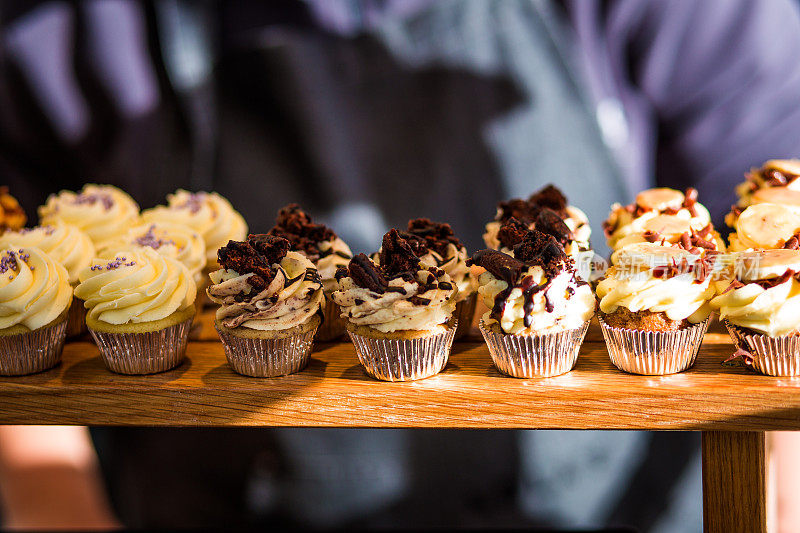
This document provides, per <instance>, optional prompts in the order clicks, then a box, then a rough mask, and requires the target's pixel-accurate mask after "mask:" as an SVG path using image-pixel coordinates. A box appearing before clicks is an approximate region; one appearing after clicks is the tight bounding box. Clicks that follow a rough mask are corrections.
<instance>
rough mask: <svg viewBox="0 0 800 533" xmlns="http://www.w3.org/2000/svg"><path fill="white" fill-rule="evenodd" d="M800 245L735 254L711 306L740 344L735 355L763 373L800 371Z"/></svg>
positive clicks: (797, 373)
mask: <svg viewBox="0 0 800 533" xmlns="http://www.w3.org/2000/svg"><path fill="white" fill-rule="evenodd" d="M798 273H800V250H797V249H791V250H790V249H778V250H764V251H757V252H744V253H739V254H736V255H735V259H734V262H733V267H732V268H731V269H730V271H729V277H728V278H727V279H724V280H720V281H718V282H717V284H716V285H717V293H718V295H717V296H716V297H715V298H714V299H713V300H711V305H712V306H713V307H714V309H716V310H717V311H718V312H719V316H720V319H722V321H723V322H724V323H725V325H726V326H727V328H728V331H729V333H730V335H731V338H733V341H734V343H735V344H736V346H737V348H738V349H737V352H736V354H735V355H737V356H741V357H742V358H743V359H744V361H745V363H747V364H748V365H750V366H751V367H752V368H753V369H755V370H757V371H758V372H761V373H763V374H768V375H771V376H797V375H800V279H799V278H800V274H798Z"/></svg>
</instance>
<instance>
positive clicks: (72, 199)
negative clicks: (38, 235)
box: [39, 184, 139, 248]
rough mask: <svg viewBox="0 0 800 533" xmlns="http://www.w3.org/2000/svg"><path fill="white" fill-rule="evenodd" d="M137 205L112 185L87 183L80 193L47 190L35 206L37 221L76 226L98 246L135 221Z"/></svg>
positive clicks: (45, 223)
mask: <svg viewBox="0 0 800 533" xmlns="http://www.w3.org/2000/svg"><path fill="white" fill-rule="evenodd" d="M138 216H139V206H138V205H137V204H136V202H134V201H133V198H131V197H130V196H128V195H127V194H126V193H125V192H123V191H121V190H120V189H118V188H116V187H114V186H112V185H95V184H87V185H85V186H84V187H83V189H81V192H80V193H75V192H72V191H61V192H59V193H58V194H51V195H50V196H49V197H48V198H47V202H45V204H44V205H42V206H39V221H40V224H41V225H43V226H45V225H55V224H57V223H59V222H63V223H65V224H71V225H73V226H76V227H77V228H79V229H80V230H81V231H83V232H84V233H86V235H88V236H89V238H90V239H91V240H92V242H93V243H94V245H95V248H101V247H103V245H104V244H105V243H106V242H107V241H110V240H111V239H113V238H114V237H117V236H118V235H120V234H122V233H124V232H125V231H127V229H128V228H129V227H130V226H131V225H132V224H135V223H136V222H137V219H138Z"/></svg>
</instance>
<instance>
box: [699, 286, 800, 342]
mask: <svg viewBox="0 0 800 533" xmlns="http://www.w3.org/2000/svg"><path fill="white" fill-rule="evenodd" d="M729 285H730V280H724V281H719V282H717V284H716V286H717V292H718V293H719V294H718V296H716V297H715V298H714V299H713V300H711V306H712V307H713V308H714V309H716V310H717V311H718V312H719V317H720V319H728V320H729V321H730V322H731V323H732V324H736V325H737V326H741V327H745V328H750V329H753V330H756V331H759V332H761V333H764V334H766V335H769V336H771V337H780V336H781V335H787V334H789V333H794V332H796V331H798V330H800V282H798V281H797V279H796V278H794V277H791V278H789V279H788V280H786V281H785V282H784V283H780V284H778V285H776V286H774V287H771V288H768V289H765V288H763V287H761V286H760V285H758V284H756V283H745V285H744V286H743V287H739V288H735V289H734V288H732V289H730V290H727V292H725V291H726V289H728V287H729ZM723 293H724V294H723Z"/></svg>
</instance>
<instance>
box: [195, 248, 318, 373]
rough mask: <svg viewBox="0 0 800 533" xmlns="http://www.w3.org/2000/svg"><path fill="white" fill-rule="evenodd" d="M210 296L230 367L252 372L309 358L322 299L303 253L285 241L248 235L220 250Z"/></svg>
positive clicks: (296, 365)
mask: <svg viewBox="0 0 800 533" xmlns="http://www.w3.org/2000/svg"><path fill="white" fill-rule="evenodd" d="M218 262H219V265H220V267H221V268H220V269H219V270H217V271H215V272H212V273H211V281H212V285H211V286H210V287H209V288H208V289H207V292H208V297H209V299H210V300H211V301H212V302H214V303H217V304H220V308H219V309H218V310H217V318H216V322H215V325H216V328H217V332H219V336H220V338H221V339H222V344H223V346H224V348H225V356H226V357H227V358H228V363H229V364H230V365H231V368H233V370H235V371H236V372H238V373H240V374H244V375H246V376H254V377H275V376H284V375H287V374H292V373H295V372H299V371H300V370H302V369H303V368H304V367H305V366H306V364H307V363H308V359H309V355H310V353H311V347H312V344H313V341H314V334H315V333H316V331H317V328H318V327H319V325H320V323H321V322H322V318H321V314H322V313H321V308H320V306H321V305H322V304H323V302H324V295H323V289H322V280H321V279H320V276H319V272H318V271H317V268H316V267H315V266H314V263H312V262H311V261H310V260H309V259H308V258H306V257H305V256H304V255H302V254H300V253H298V252H292V251H289V241H287V240H286V239H284V238H282V237H275V236H272V235H249V236H248V237H247V240H246V241H244V242H236V241H230V242H229V243H228V244H227V245H226V246H223V247H222V248H220V249H219V254H218Z"/></svg>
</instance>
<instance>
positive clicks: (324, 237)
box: [268, 204, 350, 262]
mask: <svg viewBox="0 0 800 533" xmlns="http://www.w3.org/2000/svg"><path fill="white" fill-rule="evenodd" d="M268 234H269V235H272V236H275V237H283V238H284V239H286V240H288V241H289V243H290V244H291V249H292V250H294V251H296V252H300V253H302V254H303V255H305V256H306V257H307V258H308V259H310V260H311V261H312V262H316V261H318V260H319V259H320V258H321V257H325V256H328V255H330V254H331V253H338V254H339V255H341V256H343V257H344V258H345V259H350V257H349V256H345V254H342V253H340V252H332V251H331V250H326V251H325V252H321V251H320V249H319V244H320V243H321V242H323V241H333V240H336V233H334V232H333V230H332V229H330V228H329V227H327V226H325V225H323V224H314V223H313V222H312V220H311V217H310V216H308V215H307V214H306V213H305V212H304V211H303V210H302V209H301V208H300V206H299V205H298V204H289V205H287V206H286V207H284V208H282V209H281V210H280V211H278V218H277V219H276V221H275V226H274V227H273V228H272V229H270V230H269V232H268Z"/></svg>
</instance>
